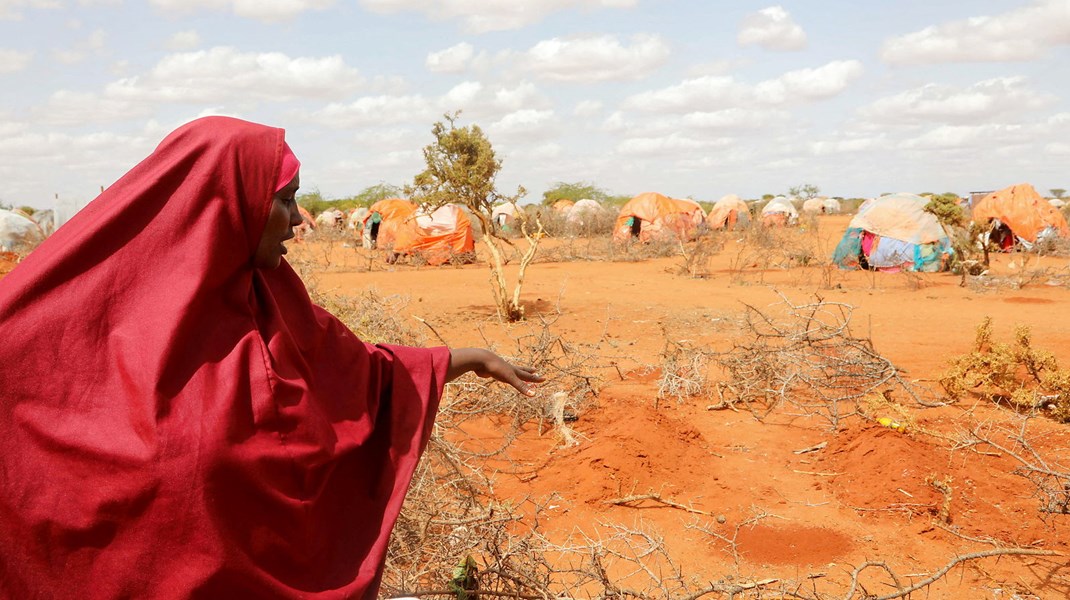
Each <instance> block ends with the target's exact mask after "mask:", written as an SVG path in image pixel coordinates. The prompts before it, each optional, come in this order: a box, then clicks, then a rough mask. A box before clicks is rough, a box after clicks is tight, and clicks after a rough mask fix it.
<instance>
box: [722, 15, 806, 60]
mask: <svg viewBox="0 0 1070 600" xmlns="http://www.w3.org/2000/svg"><path fill="white" fill-rule="evenodd" d="M736 41H737V42H739V44H740V45H741V46H748V45H751V44H753V45H757V46H761V47H762V48H765V49H767V50H802V49H803V48H805V47H806V32H804V31H803V29H802V27H799V25H798V24H796V23H795V21H793V20H792V19H791V15H790V14H789V13H788V11H786V10H784V8H783V7H781V6H770V7H769V8H763V9H762V10H760V11H758V12H756V13H751V14H749V15H747V16H746V17H745V18H744V19H743V24H742V26H741V27H740V30H739V35H738V36H736Z"/></svg>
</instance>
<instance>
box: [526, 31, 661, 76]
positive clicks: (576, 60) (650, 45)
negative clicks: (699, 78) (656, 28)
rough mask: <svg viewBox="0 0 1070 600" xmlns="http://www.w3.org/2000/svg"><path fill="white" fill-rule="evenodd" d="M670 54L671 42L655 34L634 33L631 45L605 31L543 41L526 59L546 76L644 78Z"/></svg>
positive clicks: (538, 73)
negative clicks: (601, 34) (594, 34)
mask: <svg viewBox="0 0 1070 600" xmlns="http://www.w3.org/2000/svg"><path fill="white" fill-rule="evenodd" d="M668 58H669V46H668V44H666V43H665V42H664V41H663V40H662V39H661V38H660V37H658V36H656V35H642V34H641V35H636V36H633V37H632V38H631V44H630V45H623V44H621V42H620V41H619V40H618V39H617V38H616V37H615V36H612V35H603V36H597V37H594V36H589V37H579V38H571V39H561V38H553V39H549V40H544V41H541V42H539V43H538V44H536V45H535V46H534V47H532V48H531V49H530V50H528V52H527V53H526V54H525V57H524V62H525V63H526V65H527V68H528V69H530V70H531V71H532V72H533V73H534V74H536V75H538V76H539V77H542V78H545V79H550V80H553V81H570V82H594V81H623V80H633V79H641V78H643V77H645V76H646V75H648V74H650V72H652V71H653V70H655V69H657V68H658V67H659V66H661V65H662V64H664V63H665V61H666V60H667V59H668Z"/></svg>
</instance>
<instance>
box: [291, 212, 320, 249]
mask: <svg viewBox="0 0 1070 600" xmlns="http://www.w3.org/2000/svg"><path fill="white" fill-rule="evenodd" d="M297 212H299V213H301V224H300V225H298V226H296V227H294V238H295V239H296V240H297V241H299V242H300V241H302V240H303V239H304V238H305V235H307V234H308V233H309V232H311V231H312V230H313V229H315V228H316V218H315V217H313V216H312V213H310V212H308V209H306V208H305V207H304V206H301V205H300V204H298V205H297Z"/></svg>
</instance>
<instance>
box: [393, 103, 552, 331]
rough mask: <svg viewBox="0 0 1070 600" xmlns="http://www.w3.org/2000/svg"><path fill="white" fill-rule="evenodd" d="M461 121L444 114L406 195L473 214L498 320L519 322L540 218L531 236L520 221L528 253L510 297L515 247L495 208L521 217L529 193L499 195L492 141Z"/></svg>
mask: <svg viewBox="0 0 1070 600" xmlns="http://www.w3.org/2000/svg"><path fill="white" fill-rule="evenodd" d="M459 116H460V112H456V113H453V114H446V115H444V117H445V122H442V121H438V122H436V123H435V124H434V126H433V127H432V128H431V134H432V135H434V136H435V141H434V142H433V143H431V144H429V145H427V146H426V147H424V150H423V153H424V162H426V163H427V168H426V169H424V171H423V172H421V173H419V174H418V175H416V177H414V178H413V183H412V185H411V186H406V188H405V192H406V193H407V194H408V195H409V196H410V198H411V199H412V200H413V201H414V202H417V203H420V204H426V205H429V206H431V207H436V208H437V207H439V206H442V205H443V204H448V203H450V202H456V203H459V204H462V205H464V206H465V207H467V208H468V210H470V211H471V212H472V214H473V215H474V216H475V218H476V219H478V220H479V223H480V225H482V227H483V232H484V234H483V237H482V240H483V243H484V244H485V245H486V247H487V252H488V254H489V255H490V259H489V261H488V266H489V267H490V270H491V280H490V282H491V286H490V287H491V291H492V293H493V294H494V302H495V305H496V306H497V308H498V314H499V315H501V317H502V318H504V319H506V320H508V321H518V320H520V319H522V318H523V317H524V310H523V307H521V306H520V289H521V287H522V286H523V284H524V274H525V273H526V271H527V267H528V265H529V264H531V261H532V260H533V259H534V258H535V253H536V251H537V250H538V247H539V239H540V238H541V237H542V234H543V231H542V225H541V224H540V223H539V221H538V219H537V218H536V219H535V228H536V231H534V232H532V231H531V229H532V224H531V223H530V222H529V220H528V219H519V220H518V224H519V226H520V231H521V233H522V234H523V235H524V238H525V239H526V240H527V243H528V248H527V250H525V251H524V252H523V253H521V257H520V269H519V271H518V273H517V276H516V285H515V287H514V288H513V294H512V296H510V295H509V293H508V285H507V283H506V279H505V262H506V259H505V252H506V250H505V249H506V246H507V245H508V246H511V245H512V244H511V243H510V242H509V241H508V240H506V239H505V237H504V235H503V234H502V231H501V229H499V227H498V225H497V223H495V222H494V219H493V217H492V214H493V210H494V206H495V205H497V204H499V203H501V202H508V203H510V204H512V205H513V206H514V208H517V212H518V213H521V214H522V213H523V211H522V210H520V209H519V207H517V205H516V203H517V200H519V199H520V198H521V197H523V196H524V194H525V193H526V192H525V190H524V188H523V187H519V188H518V189H517V193H516V194H515V195H512V196H505V195H502V194H501V193H499V192H498V190H497V188H496V187H495V184H494V179H495V177H497V175H498V171H499V170H501V168H502V161H501V160H500V159H498V158H497V157H496V156H495V154H494V148H493V147H492V146H491V143H490V140H488V139H487V136H486V135H484V134H483V130H482V129H480V128H479V126H478V125H471V126H468V127H457V118H458V117H459Z"/></svg>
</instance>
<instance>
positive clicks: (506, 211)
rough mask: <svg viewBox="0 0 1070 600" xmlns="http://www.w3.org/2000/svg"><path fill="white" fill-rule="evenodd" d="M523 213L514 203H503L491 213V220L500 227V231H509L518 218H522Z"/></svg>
mask: <svg viewBox="0 0 1070 600" xmlns="http://www.w3.org/2000/svg"><path fill="white" fill-rule="evenodd" d="M522 216H524V215H523V212H521V211H520V209H519V208H518V207H517V205H515V204H513V203H512V202H503V203H501V204H499V205H497V206H495V207H494V208H492V209H491V211H490V219H491V221H493V222H494V224H495V225H497V226H498V229H501V230H504V231H508V230H509V226H510V225H512V223H513V221H514V220H516V219H517V218H518V217H522Z"/></svg>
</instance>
